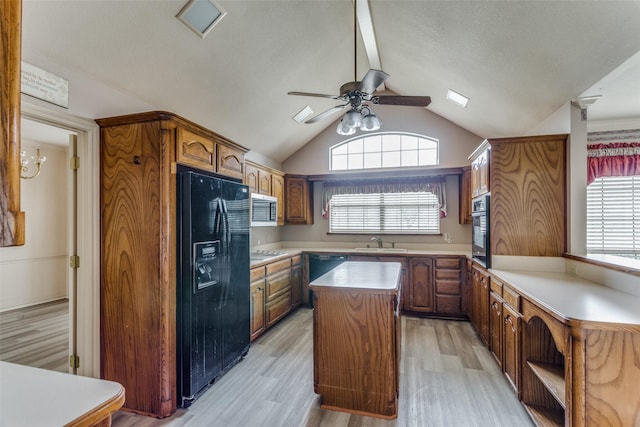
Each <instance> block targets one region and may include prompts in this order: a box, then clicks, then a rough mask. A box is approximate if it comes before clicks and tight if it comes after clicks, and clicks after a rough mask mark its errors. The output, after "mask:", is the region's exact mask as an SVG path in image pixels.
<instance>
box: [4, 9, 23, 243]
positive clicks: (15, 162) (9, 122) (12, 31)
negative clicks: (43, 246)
mask: <svg viewBox="0 0 640 427" xmlns="http://www.w3.org/2000/svg"><path fill="white" fill-rule="evenodd" d="M0 2H1V3H0V4H1V5H2V7H0V124H1V126H0V128H1V129H2V132H1V133H0V187H2V193H1V194H0V246H16V245H24V212H21V211H20V59H21V36H22V32H21V29H22V0H0Z"/></svg>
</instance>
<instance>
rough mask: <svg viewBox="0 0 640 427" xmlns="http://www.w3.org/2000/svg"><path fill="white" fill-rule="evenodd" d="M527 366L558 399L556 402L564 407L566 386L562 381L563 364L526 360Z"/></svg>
mask: <svg viewBox="0 0 640 427" xmlns="http://www.w3.org/2000/svg"><path fill="white" fill-rule="evenodd" d="M527 364H528V365H529V367H531V370H532V371H533V373H534V374H535V376H536V377H538V379H539V380H540V381H542V384H544V386H545V388H546V389H547V390H549V393H551V395H552V396H553V397H554V398H555V399H556V400H557V401H558V403H559V404H560V405H561V406H562V407H563V408H566V407H567V405H566V387H565V382H564V366H563V365H556V364H550V363H540V362H530V361H527Z"/></svg>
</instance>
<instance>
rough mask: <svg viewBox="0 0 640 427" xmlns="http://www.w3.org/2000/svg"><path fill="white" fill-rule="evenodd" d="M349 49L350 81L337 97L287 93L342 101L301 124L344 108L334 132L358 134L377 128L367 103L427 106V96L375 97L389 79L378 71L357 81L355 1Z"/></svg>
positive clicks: (429, 100)
mask: <svg viewBox="0 0 640 427" xmlns="http://www.w3.org/2000/svg"><path fill="white" fill-rule="evenodd" d="M353 8H354V10H353V21H354V22H353V47H354V49H353V50H354V81H352V82H347V83H345V84H343V85H342V86H340V95H325V94H320V93H309V92H288V94H289V95H297V96H313V97H318V98H330V99H335V100H339V101H342V102H344V104H341V105H336V106H335V107H333V108H330V109H328V110H326V111H324V112H322V113H320V114H318V115H317V116H314V117H312V118H310V119H309V120H306V121H305V123H307V124H311V123H316V122H318V121H320V120H322V119H324V118H326V117H329V116H331V115H333V114H336V113H338V112H339V111H342V110H344V109H345V108H347V107H351V109H350V110H349V112H348V113H347V114H345V116H344V117H343V118H342V120H340V123H338V129H337V132H338V134H340V135H353V134H355V133H356V131H357V129H358V128H359V129H360V130H362V131H376V130H378V129H380V125H381V123H380V119H378V117H377V116H376V115H375V113H374V112H373V109H372V108H371V104H374V105H401V106H407V107H426V106H428V105H429V104H430V103H431V97H429V96H401V95H375V94H374V92H375V90H376V89H377V88H378V87H379V86H380V85H381V84H382V83H384V81H385V80H386V79H387V78H389V74H387V73H385V72H384V71H381V70H374V69H370V70H369V71H368V72H367V74H365V76H364V77H363V78H362V80H361V81H357V62H356V56H357V55H356V53H357V52H356V27H357V15H356V10H357V0H355V1H354V2H353Z"/></svg>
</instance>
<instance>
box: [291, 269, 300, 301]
mask: <svg viewBox="0 0 640 427" xmlns="http://www.w3.org/2000/svg"><path fill="white" fill-rule="evenodd" d="M295 258H298V260H297V262H296V260H295ZM295 258H294V259H293V261H292V265H291V307H292V308H295V307H297V306H299V305H300V304H302V265H301V264H300V256H297V257H295Z"/></svg>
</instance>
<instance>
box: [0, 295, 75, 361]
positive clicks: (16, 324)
mask: <svg viewBox="0 0 640 427" xmlns="http://www.w3.org/2000/svg"><path fill="white" fill-rule="evenodd" d="M0 360H2V361H5V362H13V363H18V364H21V365H28V366H34V367H36V368H44V369H49V370H52V371H60V372H69V300H67V299H61V300H57V301H52V302H48V303H45V304H38V305H34V306H31V307H25V308H19V309H16V310H10V311H5V312H2V313H0Z"/></svg>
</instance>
